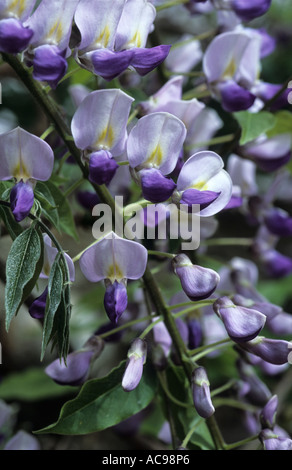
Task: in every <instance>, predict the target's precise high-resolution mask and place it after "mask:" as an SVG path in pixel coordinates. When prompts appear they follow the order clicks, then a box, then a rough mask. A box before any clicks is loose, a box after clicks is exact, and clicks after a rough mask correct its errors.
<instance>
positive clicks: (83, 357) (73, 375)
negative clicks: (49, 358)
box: [45, 336, 104, 386]
mask: <svg viewBox="0 0 292 470" xmlns="http://www.w3.org/2000/svg"><path fill="white" fill-rule="evenodd" d="M103 347H104V342H103V341H102V340H101V339H100V338H99V337H98V336H91V337H90V338H89V339H88V340H87V341H86V343H85V344H84V346H83V347H82V348H81V349H78V350H76V351H74V352H72V353H70V354H68V356H67V358H66V363H65V362H64V360H62V361H60V360H59V359H55V360H54V361H53V362H52V363H51V364H49V365H48V366H47V367H46V369H45V373H46V374H47V375H48V376H49V377H51V379H53V380H54V381H55V382H56V383H57V384H59V385H72V386H76V385H82V384H83V383H84V382H85V381H86V380H87V379H88V376H89V373H90V367H91V365H92V363H93V361H95V360H96V359H97V358H98V357H99V356H100V354H101V353H102V351H103Z"/></svg>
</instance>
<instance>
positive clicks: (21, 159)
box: [0, 127, 54, 222]
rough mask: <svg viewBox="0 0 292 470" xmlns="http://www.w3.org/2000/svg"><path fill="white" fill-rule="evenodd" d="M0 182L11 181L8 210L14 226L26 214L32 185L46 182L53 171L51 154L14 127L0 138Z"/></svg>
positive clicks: (46, 148) (32, 197)
mask: <svg viewBox="0 0 292 470" xmlns="http://www.w3.org/2000/svg"><path fill="white" fill-rule="evenodd" d="M0 148H1V150H0V162H1V165H0V180H2V181H5V180H10V179H14V181H16V184H15V186H14V187H13V188H12V190H11V193H10V204H11V210H12V212H13V215H14V217H15V220H16V221H17V222H21V221H22V220H23V219H25V217H27V215H28V214H29V213H30V210H31V208H32V206H33V204H34V192H33V190H34V186H35V183H36V181H47V180H48V179H49V178H50V176H51V174H52V171H53V166H54V154H53V151H52V149H51V147H50V146H49V145H48V144H47V143H46V142H44V141H43V140H42V139H40V138H39V137H36V136H35V135H33V134H30V133H29V132H27V131H25V130H24V129H22V128H20V127H17V128H15V129H13V130H12V131H9V132H7V133H4V134H1V135H0Z"/></svg>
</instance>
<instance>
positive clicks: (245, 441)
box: [225, 434, 259, 450]
mask: <svg viewBox="0 0 292 470" xmlns="http://www.w3.org/2000/svg"><path fill="white" fill-rule="evenodd" d="M258 438H259V436H258V434H256V435H254V436H250V437H247V438H246V439H242V440H241V441H238V442H235V443H234V444H225V450H232V449H236V448H237V447H241V446H244V445H245V444H248V443H249V442H252V441H255V440H257V439H258Z"/></svg>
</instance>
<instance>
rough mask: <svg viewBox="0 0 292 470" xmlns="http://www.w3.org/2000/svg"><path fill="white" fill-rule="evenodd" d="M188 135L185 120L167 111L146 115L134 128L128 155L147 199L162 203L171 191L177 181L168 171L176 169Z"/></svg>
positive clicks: (130, 135)
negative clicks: (173, 179)
mask: <svg viewBox="0 0 292 470" xmlns="http://www.w3.org/2000/svg"><path fill="white" fill-rule="evenodd" d="M185 137H186V128H185V125H184V124H183V122H182V121H181V120H180V119H178V118H177V117H175V116H173V115H172V114H169V113H166V112H157V113H151V114H149V115H147V116H144V117H142V118H141V119H139V121H138V122H137V124H136V125H135V126H134V127H133V128H132V130H131V132H130V134H129V138H128V141H127V157H128V160H129V164H130V167H131V169H132V174H133V176H134V178H135V180H136V182H137V183H138V184H140V185H141V188H142V193H143V196H144V198H145V199H147V200H149V201H151V202H154V203H159V202H164V201H166V200H167V199H168V198H169V197H170V196H171V195H172V193H173V191H174V189H175V187H176V185H175V183H174V182H173V181H172V179H171V178H167V177H166V175H169V174H170V173H171V172H172V171H173V170H174V169H175V167H176V164H177V161H178V158H179V155H180V152H181V150H182V146H183V143H184V140H185Z"/></svg>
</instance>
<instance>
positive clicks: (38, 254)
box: [5, 224, 43, 331]
mask: <svg viewBox="0 0 292 470" xmlns="http://www.w3.org/2000/svg"><path fill="white" fill-rule="evenodd" d="M42 267H43V238H42V235H41V233H40V232H39V230H37V229H36V227H35V225H34V224H33V225H32V226H31V227H30V228H28V229H26V230H25V231H24V232H22V233H21V234H20V235H19V236H18V237H17V238H16V239H15V240H14V242H13V244H12V246H11V249H10V252H9V254H8V258H7V262H6V286H5V311H6V330H7V331H8V329H9V326H10V323H11V320H12V318H13V317H14V316H15V315H16V314H17V312H18V310H19V308H20V306H21V304H22V303H23V301H24V300H25V299H26V298H27V297H28V296H29V294H30V293H31V291H32V289H33V287H34V286H35V284H36V282H37V280H38V278H39V275H40V273H41V270H42Z"/></svg>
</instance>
